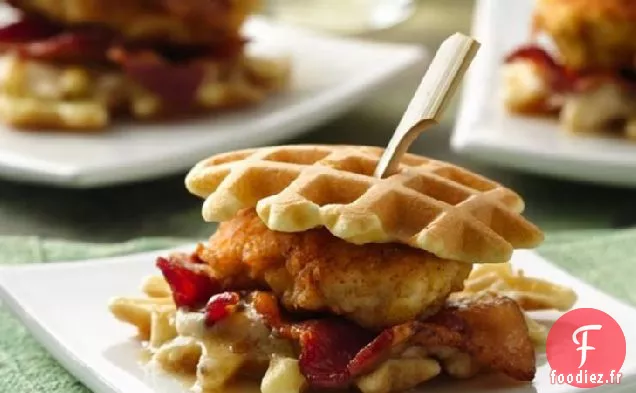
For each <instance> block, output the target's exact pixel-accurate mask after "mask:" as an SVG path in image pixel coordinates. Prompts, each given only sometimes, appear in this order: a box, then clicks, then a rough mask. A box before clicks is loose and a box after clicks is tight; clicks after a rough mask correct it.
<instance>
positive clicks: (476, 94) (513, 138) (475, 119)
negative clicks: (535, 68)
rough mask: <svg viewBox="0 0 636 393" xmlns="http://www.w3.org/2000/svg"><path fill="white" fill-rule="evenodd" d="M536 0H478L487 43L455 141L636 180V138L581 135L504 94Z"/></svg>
mask: <svg viewBox="0 0 636 393" xmlns="http://www.w3.org/2000/svg"><path fill="white" fill-rule="evenodd" d="M533 4H534V1H533V0H514V1H501V0H479V1H478V2H477V7H476V11H475V18H474V24H473V28H474V34H475V35H476V36H477V38H478V39H479V40H480V41H481V42H482V44H483V45H482V48H481V50H480V52H479V54H478V55H477V57H476V59H475V62H474V63H473V65H472V67H471V70H470V72H469V73H468V75H467V78H466V82H465V86H464V92H463V97H462V105H461V109H460V112H459V115H458V122H457V128H456V130H455V133H454V135H453V139H452V146H453V148H454V149H455V150H456V151H458V152H460V153H465V154H467V155H470V156H472V157H474V158H477V159H481V160H484V161H489V162H492V163H495V164H498V165H501V166H508V167H513V168H517V169H523V170H527V171H531V172H536V173H540V174H549V175H553V176H557V177H562V178H569V179H574V180H583V181H588V182H594V183H602V184H609V185H628V186H636V143H633V142H631V143H630V142H628V141H625V140H621V139H611V138H604V137H576V136H572V135H567V134H565V133H564V132H562V130H560V129H559V126H558V123H557V121H556V120H550V119H537V118H529V117H515V116H511V115H509V114H507V113H506V111H505V110H504V108H503V106H502V104H501V98H500V96H499V89H500V77H499V75H500V74H499V71H500V69H501V63H502V59H503V58H504V57H505V56H506V54H508V53H510V51H512V50H514V49H515V48H517V47H518V46H519V45H521V44H523V43H527V42H528V41H529V37H530V26H531V22H530V19H531V15H532V10H533Z"/></svg>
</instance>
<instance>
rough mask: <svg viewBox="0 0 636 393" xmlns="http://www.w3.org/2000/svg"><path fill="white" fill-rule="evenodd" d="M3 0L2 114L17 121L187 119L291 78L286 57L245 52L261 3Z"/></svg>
mask: <svg viewBox="0 0 636 393" xmlns="http://www.w3.org/2000/svg"><path fill="white" fill-rule="evenodd" d="M6 3H7V4H6V5H8V6H10V7H12V8H13V9H14V10H15V11H16V12H15V14H14V15H12V20H10V21H7V22H6V23H5V24H4V27H2V28H0V49H1V50H2V53H3V55H2V68H1V70H0V119H1V120H3V121H4V122H6V123H9V124H11V125H13V126H15V127H17V128H25V129H42V128H55V129H76V130H99V129H103V128H105V127H106V126H107V125H108V124H109V123H110V122H111V120H112V118H113V117H114V116H120V115H121V116H130V117H133V118H136V119H144V120H162V119H166V118H175V117H177V118H181V117H187V116H192V115H196V114H202V113H207V112H212V111H215V110H218V109H224V108H235V107H240V106H246V105H251V104H256V103H258V102H261V101H262V100H264V99H265V98H266V97H267V96H268V95H269V94H271V93H273V92H275V91H278V90H280V89H282V88H284V86H285V85H286V83H287V80H288V75H289V65H288V64H287V62H286V61H284V60H282V59H271V58H264V57H254V56H248V55H246V53H245V47H246V44H247V42H248V40H247V38H246V37H244V36H243V35H242V34H241V28H242V26H243V24H244V22H245V20H246V18H247V17H248V16H249V15H250V13H252V12H254V11H255V9H256V7H257V5H258V4H257V3H258V1H257V0H231V1H228V0H152V1H149V0H8V1H6ZM6 5H3V6H5V7H6Z"/></svg>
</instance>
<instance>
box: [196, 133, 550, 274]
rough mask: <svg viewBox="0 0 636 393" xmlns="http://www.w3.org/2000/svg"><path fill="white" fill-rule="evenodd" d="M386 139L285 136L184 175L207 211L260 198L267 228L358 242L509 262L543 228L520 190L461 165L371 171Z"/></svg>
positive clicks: (416, 164)
mask: <svg viewBox="0 0 636 393" xmlns="http://www.w3.org/2000/svg"><path fill="white" fill-rule="evenodd" d="M381 154H382V149H380V148H375V147H363V146H310V145H298V146H278V147H266V148H259V149H249V150H241V151H236V152H230V153H225V154H219V155H216V156H213V157H211V158H208V159H206V160H204V161H202V162H200V163H199V164H197V165H196V166H195V167H194V168H192V170H191V171H190V173H189V174H188V176H187V178H186V186H187V188H188V190H189V191H190V192H192V193H193V194H195V195H198V196H200V197H202V198H206V201H205V203H204V204H203V217H204V219H205V220H206V221H226V220H229V219H231V218H232V217H233V216H234V215H235V214H236V213H237V212H238V211H239V210H241V209H244V208H253V207H256V211H257V213H258V215H259V216H260V218H261V219H262V220H263V222H264V223H265V224H266V225H267V227H268V228H270V229H272V230H276V231H282V232H300V231H305V230H308V229H311V228H316V227H320V226H324V227H326V228H327V229H328V230H329V231H330V232H331V233H332V234H333V235H334V236H337V237H339V238H342V239H344V240H346V241H349V242H351V243H355V244H365V243H386V242H399V243H404V244H407V245H409V246H412V247H415V248H419V249H422V250H425V251H428V252H431V253H433V254H435V255H437V256H438V257H440V258H446V259H452V260H457V261H462V262H467V263H475V262H479V263H501V262H507V261H508V260H509V258H510V256H511V254H512V251H513V249H514V248H531V247H535V246H537V245H538V244H539V243H540V242H541V241H542V240H543V234H542V233H541V231H540V230H539V229H538V228H537V227H535V226H534V225H533V224H531V223H530V222H528V221H526V220H525V219H524V218H523V217H522V216H521V215H520V213H521V212H522V211H523V209H524V203H523V200H522V199H521V197H519V196H518V195H517V194H516V193H514V192H513V191H512V190H510V189H507V188H504V187H503V186H501V185H500V184H497V183H495V182H493V181H490V180H488V179H486V178H483V177H481V176H479V175H477V174H475V173H472V172H469V171H467V170H465V169H463V168H460V167H457V166H454V165H451V164H448V163H445V162H441V161H435V160H431V159H428V158H425V157H421V156H417V155H413V154H407V155H405V156H404V157H403V159H402V162H401V164H400V168H399V170H398V172H397V173H396V174H394V175H392V176H389V177H387V178H384V179H377V178H374V177H373V171H374V169H375V166H376V164H377V163H378V160H379V158H380V155H381Z"/></svg>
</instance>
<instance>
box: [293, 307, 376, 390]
mask: <svg viewBox="0 0 636 393" xmlns="http://www.w3.org/2000/svg"><path fill="white" fill-rule="evenodd" d="M294 330H296V331H298V332H299V333H298V342H299V344H300V356H299V358H298V364H299V366H300V371H301V372H302V373H303V375H304V376H305V378H307V381H308V382H309V383H310V384H311V385H312V386H314V387H318V388H326V389H327V388H344V387H347V386H348V385H349V384H350V383H351V379H352V378H351V374H350V372H349V364H350V363H351V361H352V360H353V359H354V358H355V356H356V354H357V353H358V352H360V350H361V349H362V348H364V347H365V346H366V345H367V344H369V343H370V342H371V341H372V340H373V338H374V337H375V334H374V333H372V332H369V331H367V330H365V329H363V328H361V327H359V326H357V325H354V324H353V323H351V322H348V321H346V320H344V319H320V320H313V321H307V322H302V323H300V324H297V325H295V327H294Z"/></svg>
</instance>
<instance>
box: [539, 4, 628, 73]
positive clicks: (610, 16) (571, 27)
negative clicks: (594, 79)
mask: <svg viewBox="0 0 636 393" xmlns="http://www.w3.org/2000/svg"><path fill="white" fill-rule="evenodd" d="M534 25H535V29H536V31H537V32H544V33H546V34H548V35H549V36H550V37H551V38H552V40H553V41H554V42H555V44H556V45H557V47H558V49H559V52H560V55H561V56H562V59H561V60H562V61H563V62H564V63H565V64H566V65H567V66H568V67H570V68H573V69H606V70H616V69H619V68H633V67H634V66H635V65H636V40H634V36H636V2H634V1H633V0H538V2H537V6H536V11H535V16H534Z"/></svg>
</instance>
